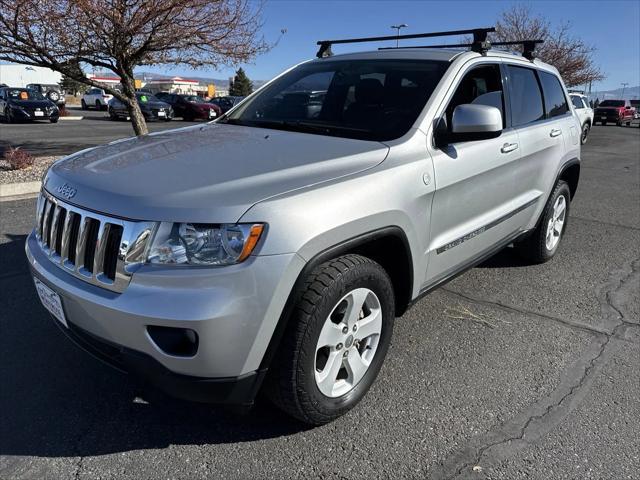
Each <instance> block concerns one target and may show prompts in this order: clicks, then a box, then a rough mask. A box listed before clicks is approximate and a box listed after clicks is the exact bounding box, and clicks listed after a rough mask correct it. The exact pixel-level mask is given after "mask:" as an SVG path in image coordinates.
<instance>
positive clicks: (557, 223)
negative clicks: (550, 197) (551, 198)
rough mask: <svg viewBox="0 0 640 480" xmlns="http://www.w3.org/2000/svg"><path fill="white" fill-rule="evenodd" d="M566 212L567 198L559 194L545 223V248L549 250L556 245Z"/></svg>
mask: <svg viewBox="0 0 640 480" xmlns="http://www.w3.org/2000/svg"><path fill="white" fill-rule="evenodd" d="M566 213H567V200H566V199H565V197H564V195H559V196H558V198H556V201H555V203H554V204H553V212H552V214H551V218H550V219H549V223H548V224H547V235H546V239H545V243H546V247H547V250H550V251H551V250H553V249H555V248H556V246H557V245H558V242H559V241H560V236H561V235H562V229H563V227H564V222H565V215H566Z"/></svg>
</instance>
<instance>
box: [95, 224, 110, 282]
mask: <svg viewBox="0 0 640 480" xmlns="http://www.w3.org/2000/svg"><path fill="white" fill-rule="evenodd" d="M110 229H111V224H110V223H105V222H102V223H100V229H99V230H98V241H97V242H96V251H95V253H94V254H93V274H94V275H102V274H103V273H104V250H105V248H106V246H107V238H109V230H110Z"/></svg>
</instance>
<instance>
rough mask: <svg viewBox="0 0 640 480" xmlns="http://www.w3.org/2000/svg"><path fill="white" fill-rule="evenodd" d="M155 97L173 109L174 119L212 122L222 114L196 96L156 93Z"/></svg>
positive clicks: (218, 109)
mask: <svg viewBox="0 0 640 480" xmlns="http://www.w3.org/2000/svg"><path fill="white" fill-rule="evenodd" d="M156 97H157V98H158V99H160V100H162V101H163V102H166V103H168V104H169V105H171V108H173V113H174V115H175V116H176V117H182V119H183V120H186V121H188V122H192V121H194V120H213V119H214V118H217V117H218V116H219V115H221V114H222V111H221V110H220V107H218V106H217V105H214V104H212V103H208V102H207V101H206V100H205V99H204V98H202V97H199V96H197V95H181V94H178V93H166V92H161V93H157V94H156Z"/></svg>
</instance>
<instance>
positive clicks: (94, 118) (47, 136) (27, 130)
mask: <svg viewBox="0 0 640 480" xmlns="http://www.w3.org/2000/svg"><path fill="white" fill-rule="evenodd" d="M69 112H70V114H71V115H82V116H83V117H84V118H83V119H82V120H60V121H59V122H58V123H49V122H32V123H17V124H11V125H7V124H5V123H0V154H2V149H3V148H5V147H6V146H8V145H11V146H12V147H22V148H24V149H25V150H27V151H28V152H30V153H31V154H32V155H36V156H41V155H69V154H70V153H73V152H76V151H78V150H81V149H83V148H88V147H94V146H96V145H102V144H103V143H108V142H112V141H113V140H117V139H118V138H123V137H131V136H133V135H134V133H133V128H132V127H131V122H126V121H124V120H121V121H113V120H111V119H110V118H109V115H108V114H107V112H105V111H100V110H84V111H83V110H80V109H79V108H77V107H71V108H69ZM195 123H196V122H184V121H182V119H181V118H178V119H174V120H172V121H170V122H149V123H147V126H148V127H149V131H150V132H157V131H160V130H167V129H169V128H179V127H186V126H187V125H194V124H195ZM200 123H202V122H200Z"/></svg>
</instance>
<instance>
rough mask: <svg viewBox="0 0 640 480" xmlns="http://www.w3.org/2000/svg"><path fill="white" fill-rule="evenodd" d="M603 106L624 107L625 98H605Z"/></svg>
mask: <svg viewBox="0 0 640 480" xmlns="http://www.w3.org/2000/svg"><path fill="white" fill-rule="evenodd" d="M600 106H601V107H624V100H605V101H604V102H602V103H601V104H600Z"/></svg>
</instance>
